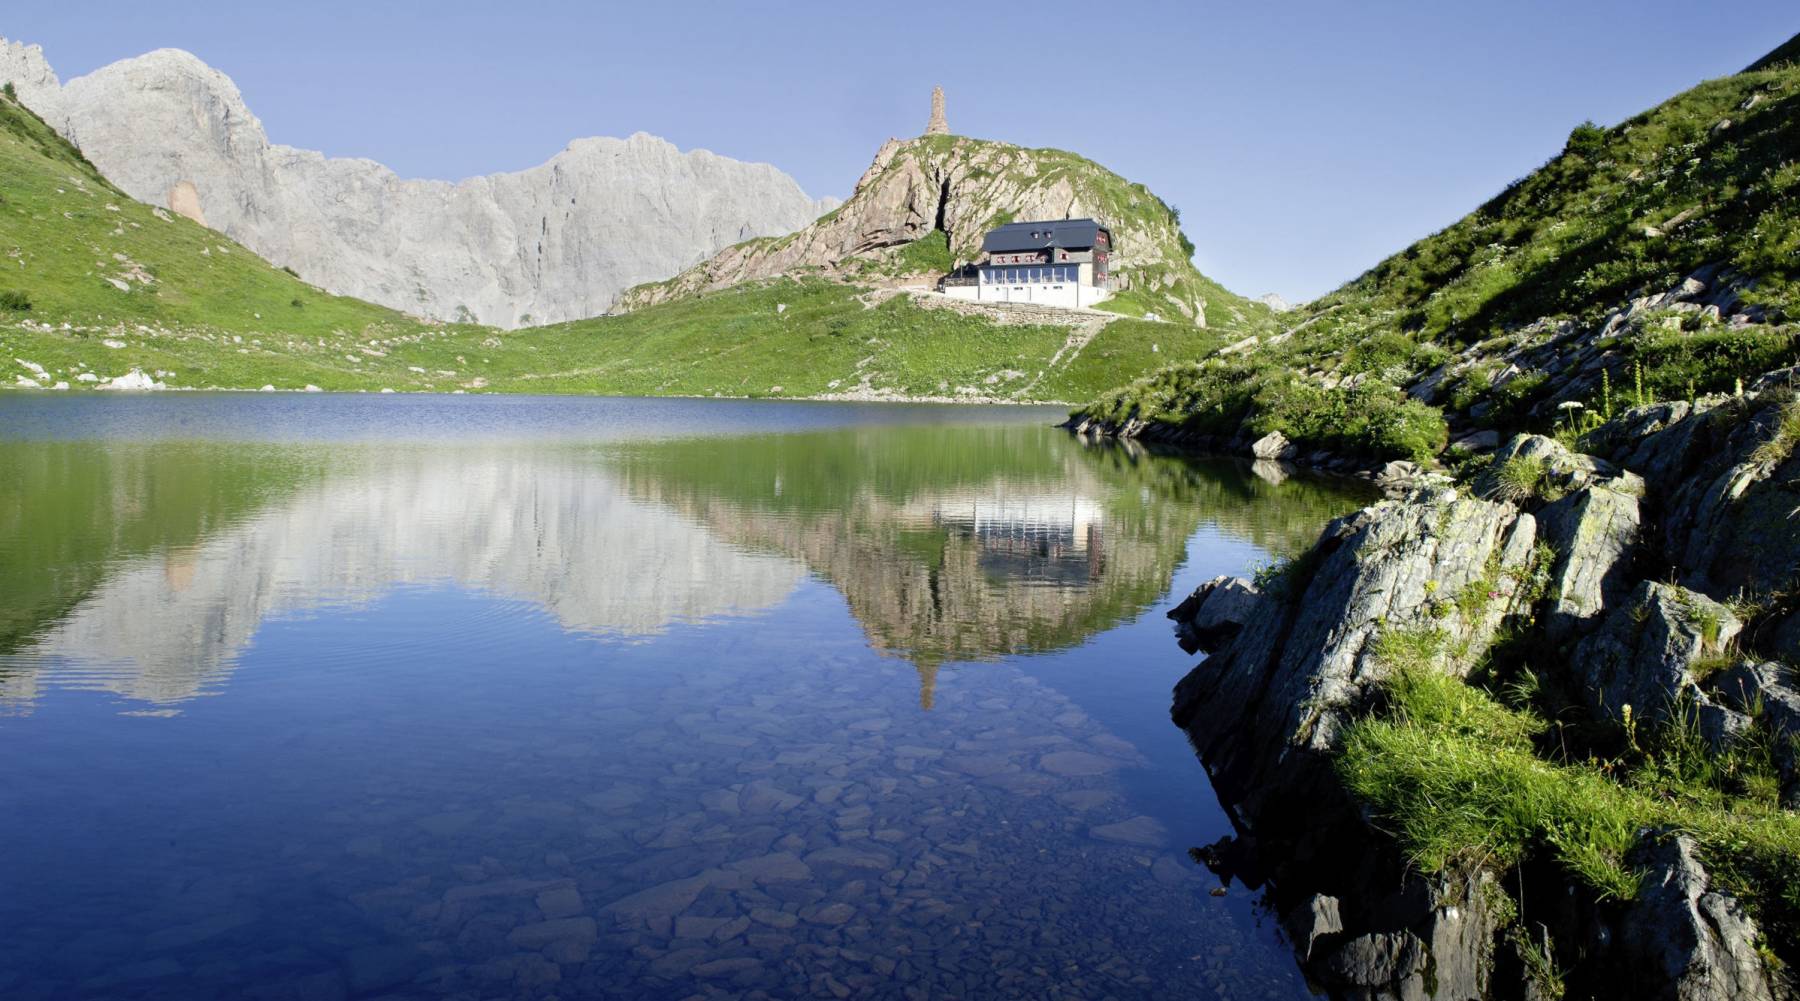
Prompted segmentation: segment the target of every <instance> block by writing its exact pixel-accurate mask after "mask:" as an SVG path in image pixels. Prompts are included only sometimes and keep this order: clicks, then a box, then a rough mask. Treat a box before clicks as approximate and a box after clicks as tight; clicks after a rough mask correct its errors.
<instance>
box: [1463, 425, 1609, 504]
mask: <svg viewBox="0 0 1800 1001" xmlns="http://www.w3.org/2000/svg"><path fill="white" fill-rule="evenodd" d="M1515 460H1518V461H1523V462H1536V463H1538V464H1539V465H1541V466H1542V467H1543V479H1542V481H1541V486H1540V499H1542V500H1555V499H1556V498H1558V497H1562V496H1566V495H1568V494H1570V493H1573V492H1575V491H1577V490H1582V489H1585V488H1587V487H1589V486H1593V485H1595V484H1597V483H1606V484H1607V485H1609V486H1611V487H1612V489H1614V490H1618V491H1622V492H1625V493H1630V494H1633V495H1639V494H1642V493H1643V481H1642V479H1641V478H1640V477H1638V476H1637V475H1636V474H1634V473H1628V472H1624V471H1622V470H1620V469H1619V467H1618V466H1615V465H1614V464H1612V463H1610V462H1608V461H1606V460H1605V459H1600V458H1596V457H1594V456H1591V455H1583V454H1581V453H1579V452H1571V451H1569V450H1568V449H1567V448H1564V447H1563V445H1562V444H1561V443H1560V442H1558V441H1556V440H1555V439H1553V438H1546V437H1544V436H1543V435H1541V434H1522V435H1516V436H1514V437H1513V438H1512V439H1511V440H1509V441H1508V442H1507V443H1506V444H1505V445H1502V446H1501V447H1500V450H1499V451H1497V452H1495V453H1494V461H1493V464H1492V465H1490V466H1488V468H1487V469H1485V470H1483V471H1482V473H1481V475H1480V476H1478V477H1476V478H1475V486H1474V490H1475V495H1476V496H1477V497H1486V498H1490V499H1494V498H1501V497H1504V496H1505V494H1506V488H1505V485H1504V483H1503V481H1502V480H1501V476H1500V473H1501V470H1502V469H1504V468H1505V467H1506V464H1507V463H1509V462H1512V461H1515ZM1609 481H1610V482H1609Z"/></svg>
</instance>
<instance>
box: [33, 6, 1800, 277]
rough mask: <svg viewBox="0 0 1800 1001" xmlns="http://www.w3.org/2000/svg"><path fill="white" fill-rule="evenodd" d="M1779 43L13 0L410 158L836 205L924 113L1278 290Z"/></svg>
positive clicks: (1710, 23)
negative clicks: (690, 170)
mask: <svg viewBox="0 0 1800 1001" xmlns="http://www.w3.org/2000/svg"><path fill="white" fill-rule="evenodd" d="M1795 32H1800V6H1796V5H1795V3H1794V2H1793V0H1747V2H1738V3H1732V2H1721V3H1716V4H1709V5H1701V6H1696V5H1695V4H1693V3H1692V2H1691V0H1682V2H1673V0H1669V2H1665V0H1606V2H1582V0H1555V2H1552V0H1508V2H1492V3H1475V2H1464V0H1455V2H1451V3H1443V2H1438V3H1427V2H1415V3H1396V2H1363V3H1346V2H1342V0H1337V2H1322V0H1321V2H1313V3H1290V4H1276V3H1256V2H1245V0H1239V2H1237V3H1232V4H1217V3H1202V2H1192V3H1173V2H1172V3H1129V2H1117V3H1108V2H1104V0H1096V2H1090V3H1082V4H1074V3H1062V2H1050V0H1039V2H1031V0H1026V2H1013V3H979V2H977V3H970V2H964V3H941V4H940V3H929V2H919V3H912V4H903V5H901V4H871V3H862V2H858V0H836V2H833V3H811V2H786V3H784V2H773V3H769V2H764V3H744V4H723V3H721V4H710V5H703V4H692V3H680V2H675V0H663V2H661V3H655V2H652V3H644V2H637V3H629V4H626V3H611V2H594V3H526V2H517V3H501V4H496V3H493V2H491V0H487V2H482V3H461V2H434V3H381V2H377V0H311V2H309V3H303V4H281V5H274V4H262V3H241V2H238V3H227V2H220V0H183V2H181V3H178V4H150V3H142V2H134V3H129V4H127V3H117V4H98V3H84V2H78V0H63V2H51V0H25V2H21V3H13V4H9V5H8V8H7V10H6V11H5V13H4V14H0V35H5V36H6V37H8V38H13V39H17V40H21V41H27V42H37V43H40V44H42V45H43V46H44V48H45V50H46V52H47V54H48V56H49V58H50V61H51V64H52V65H54V66H55V67H56V69H57V72H58V73H59V75H61V76H62V78H63V79H65V80H66V79H68V78H70V77H72V76H76V75H79V74H81V73H85V72H88V71H90V70H93V69H95V68H97V67H99V66H101V65H104V64H105V63H108V62H111V61H113V60H115V59H120V58H124V57H126V56H131V55H135V54H138V53H141V52H144V51H147V50H149V49H153V48H158V47H162V46H172V47H177V48H184V49H188V50H189V51H192V52H194V53H195V54H197V55H199V56H200V57H201V58H202V59H204V60H206V61H207V62H209V63H211V64H212V65H214V66H216V67H218V68H219V69H221V70H224V71H225V72H226V73H228V74H229V75H230V76H231V77H232V78H233V79H235V80H236V81H237V83H238V86H239V87H240V88H242V90H243V92H244V95H245V97H246V99H247V100H248V101H249V104H250V107H251V110H252V111H254V112H255V113H256V114H257V115H258V116H259V117H260V118H261V119H262V120H263V124H264V126H265V127H266V128H267V129H268V132H269V135H270V138H271V139H273V140H274V141H275V142H281V143H287V144H290V145H294V146H302V147H308V148H312V149H319V150H323V151H325V152H326V153H329V154H331V155H334V156H366V157H370V158H373V159H376V160H379V161H381V162H383V163H386V164H387V165H389V166H391V167H393V168H394V169H395V170H397V171H399V172H400V173H401V174H403V175H406V176H416V177H441V178H451V179H455V178H460V177H465V176H469V175H472V174H481V173H488V172H491V171H496V170H512V169H518V168H522V167H527V166H530V165H532V164H535V163H539V162H542V161H543V160H544V159H545V158H547V157H549V156H550V155H552V154H553V153H555V152H556V151H557V150H559V149H561V148H562V147H563V146H564V145H565V144H566V143H567V142H568V140H570V139H572V138H575V137H578V136H588V135H628V134H630V133H632V132H635V131H640V130H641V131H646V132H652V133H655V134H657V135H660V136H664V137H666V138H668V139H670V140H672V141H673V142H675V143H677V144H678V145H680V146H681V147H682V148H684V149H686V148H692V147H696V146H698V147H705V148H707V149H711V150H713V151H715V152H718V153H722V154H725V155H727V156H732V157H737V158H739V159H746V160H764V161H768V162H770V163H773V164H775V165H776V166H778V167H780V168H781V169H783V170H785V171H787V172H788V173H790V174H792V175H793V176H794V177H795V178H797V179H798V180H799V181H800V183H801V185H802V186H804V187H805V188H806V190H807V191H808V192H810V193H812V194H814V195H825V194H834V195H839V196H843V195H847V194H849V189H850V186H851V185H852V184H853V183H855V180H856V177H857V175H858V174H860V173H861V172H862V170H863V168H864V167H866V166H867V165H868V162H869V159H870V157H871V156H872V155H873V154H874V152H875V148H876V146H877V145H878V144H879V143H880V142H881V141H882V140H883V139H885V138H886V137H888V136H890V135H903V136H904V135H914V134H916V133H918V132H919V131H921V130H922V129H923V128H924V125H925V118H926V114H927V111H928V96H929V93H930V89H931V86H932V84H934V83H936V84H942V85H943V87H944V89H945V90H946V91H947V93H948V95H949V118H950V125H951V128H952V129H953V130H954V131H957V132H960V133H964V134H967V135H974V136H981V137H984V138H993V139H1004V140H1008V141H1011V142H1017V143H1022V144H1026V145H1032V146H1056V147H1060V148H1064V149H1069V150H1074V151H1076V152H1079V153H1082V154H1084V155H1086V156H1089V157H1092V158H1093V159H1095V160H1098V161H1100V162H1101V163H1103V164H1105V165H1106V166H1108V167H1110V168H1112V169H1113V170H1116V171H1118V172H1119V173H1121V174H1124V175H1125V176H1126V177H1128V178H1130V179H1132V180H1136V181H1142V182H1144V183H1145V184H1147V185H1149V186H1150V188H1151V189H1152V190H1154V191H1156V192H1157V193H1158V194H1160V195H1162V196H1163V198H1164V199H1166V200H1167V201H1169V202H1171V203H1173V204H1175V205H1178V206H1180V208H1181V209H1182V215H1183V219H1184V221H1185V223H1186V228H1187V230H1188V233H1189V235H1191V236H1192V237H1193V239H1194V242H1195V243H1196V244H1198V245H1199V248H1200V251H1199V254H1198V256H1197V260H1198V262H1199V264H1200V266H1201V268H1202V270H1204V271H1206V272H1207V273H1208V274H1210V275H1212V276H1213V277H1215V278H1217V279H1219V280H1220V281H1222V282H1224V283H1225V284H1226V285H1227V286H1229V287H1230V288H1232V289H1234V290H1236V291H1239V292H1243V293H1245V294H1249V295H1257V294H1261V293H1263V292H1268V291H1274V292H1279V293H1281V294H1282V295H1284V296H1287V297H1288V298H1290V299H1294V300H1300V299H1305V298H1310V297H1313V296H1316V295H1319V294H1321V293H1323V292H1326V291H1328V290H1330V289H1331V288H1333V287H1335V286H1336V285H1338V284H1339V283H1341V282H1343V281H1346V280H1348V279H1350V278H1352V277H1355V276H1356V275H1357V274H1358V273H1360V272H1361V271H1362V270H1363V269H1364V268H1366V267H1368V266H1370V265H1372V264H1373V263H1375V262H1376V261H1377V260H1379V259H1380V258H1381V257H1383V256H1384V255H1386V254H1388V253H1391V252H1393V251H1395V250H1397V249H1400V248H1401V247H1403V246H1405V245H1406V244H1407V243H1409V242H1411V241H1412V240H1414V239H1416V238H1417V237H1419V236H1422V235H1424V234H1426V233H1429V232H1431V231H1433V230H1435V229H1437V228H1439V227H1442V226H1444V225H1446V224H1447V223H1449V222H1451V221H1453V220H1454V219H1456V218H1457V217H1458V216H1460V215H1462V214H1463V213H1464V212H1466V211H1468V210H1469V209H1471V208H1473V207H1475V206H1476V205H1477V204H1479V203H1480V202H1481V201H1482V200H1484V199H1485V198H1487V197H1488V196H1489V195H1492V194H1494V193H1495V192H1497V191H1498V190H1500V188H1502V187H1503V186H1504V185H1505V184H1506V183H1507V182H1509V181H1511V180H1512V179H1514V178H1516V177H1518V176H1520V175H1522V174H1524V173H1526V172H1527V171H1529V170H1531V169H1532V168H1533V167H1535V166H1537V165H1538V164H1540V163H1542V162H1543V161H1544V160H1545V159H1547V158H1548V157H1550V156H1551V155H1553V154H1554V153H1556V152H1557V151H1558V150H1559V149H1560V148H1561V146H1562V142H1563V140H1564V139H1565V138H1566V137H1567V135H1568V132H1569V129H1570V128H1572V127H1573V126H1574V125H1576V124H1577V123H1579V122H1580V121H1582V120H1583V119H1589V118H1591V119H1594V120H1595V121H1598V122H1601V123H1606V124H1610V123H1613V122H1617V121H1619V120H1621V119H1623V118H1626V117H1628V116H1630V115H1632V114H1634V113H1636V112H1637V111H1640V110H1642V109H1644V108H1646V107H1648V106H1650V105H1652V104H1654V103H1656V102H1658V101H1660V100H1661V99H1663V98H1664V97H1667V96H1669V95H1671V94H1674V93H1675V92H1677V91H1679V90H1682V89H1685V88H1686V87H1689V86H1691V85H1693V84H1694V83H1697V82H1699V81H1700V80H1703V79H1706V78H1709V77H1715V76H1722V75H1725V74H1728V73H1731V72H1734V71H1736V70H1738V69H1741V68H1742V67H1743V66H1744V65H1746V64H1748V63H1750V62H1752V61H1753V60H1754V59H1756V58H1757V57H1758V56H1760V55H1762V54H1763V53H1764V52H1766V51H1768V50H1769V49H1772V48H1774V47H1775V46H1776V45H1777V44H1779V43H1780V42H1782V41H1783V40H1785V39H1787V38H1788V37H1789V36H1791V35H1793V34H1794V33H1795Z"/></svg>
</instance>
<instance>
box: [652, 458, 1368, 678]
mask: <svg viewBox="0 0 1800 1001" xmlns="http://www.w3.org/2000/svg"><path fill="white" fill-rule="evenodd" d="M616 461H617V463H618V468H619V469H620V470H621V473H622V475H623V477H624V478H625V480H626V481H627V482H628V483H629V485H630V487H631V489H632V491H633V492H634V494H635V495H637V496H641V497H644V498H645V499H647V500H651V501H655V502H657V503H662V504H667V505H670V506H673V507H676V508H678V509H680V510H683V511H685V512H687V513H689V514H690V515H692V516H693V517H694V518H695V519H696V520H698V521H700V522H701V523H703V524H705V525H706V526H708V528H709V529H710V530H711V531H713V532H714V533H715V534H716V535H718V536H719V537H720V538H723V539H728V540H730V541H732V542H735V543H737V544H740V545H743V546H745V547H747V548H751V549H755V550H757V551H761V552H772V553H780V554H784V555H788V556H791V557H793V558H795V559H798V560H799V561H801V562H803V563H804V564H805V565H806V566H807V567H808V568H809V569H810V570H811V571H812V572H814V573H816V574H818V575H820V576H821V577H823V578H824V579H825V580H827V581H829V582H830V583H831V584H832V585H833V586H835V587H836V588H837V589H838V590H839V591H840V592H842V594H843V595H844V597H845V600H846V601H847V602H848V604H849V606H850V609H851V611H852V613H853V614H854V615H855V617H856V619H857V621H858V622H859V623H860V624H861V626H862V628H863V630H864V631H865V633H866V634H867V635H868V638H869V641H870V643H871V644H872V645H873V646H874V647H875V648H876V649H878V650H881V651H883V652H885V653H889V654H892V655H895V656H901V657H905V658H907V659H909V660H911V661H912V662H913V663H914V664H916V665H917V667H918V669H919V675H920V689H921V690H920V701H921V704H923V705H924V706H926V707H927V708H929V707H930V705H931V700H932V691H933V686H934V683H935V678H936V673H937V668H938V666H939V665H941V664H943V663H946V662H949V661H962V660H982V659H991V658H994V657H998V656H1004V655H1009V654H1021V653H1039V652H1046V651H1050V650H1057V649H1064V648H1067V647H1070V646H1074V645H1076V644H1078V643H1080V642H1082V641H1083V640H1085V639H1086V638H1088V637H1089V636H1092V635H1094V634H1096V633H1098V632H1101V631H1103V630H1105V629H1108V628H1111V627H1112V626H1114V625H1117V624H1118V623H1120V622H1122V621H1124V620H1126V619H1128V618H1132V617H1135V616H1136V615H1138V614H1140V613H1141V612H1142V611H1143V610H1144V609H1145V608H1147V607H1148V606H1149V605H1150V604H1151V603H1152V602H1154V601H1155V600H1156V599H1157V598H1158V597H1159V596H1160V595H1161V594H1162V593H1163V592H1164V591H1165V590H1166V589H1167V588H1168V586H1169V581H1170V579H1171V577H1172V575H1173V573H1174V570H1175V567H1176V566H1177V564H1178V563H1179V561H1180V560H1181V559H1182V557H1183V555H1184V553H1185V552H1186V548H1187V543H1188V539H1189V538H1190V537H1191V536H1192V535H1193V533H1194V532H1195V530H1196V529H1197V528H1198V527H1200V525H1201V524H1203V523H1206V522H1211V523H1213V524H1215V525H1216V526H1218V527H1219V528H1220V529H1221V530H1223V531H1225V532H1226V533H1228V534H1230V535H1234V536H1237V537H1239V538H1243V539H1246V540H1249V541H1252V542H1254V543H1256V544H1257V545H1259V546H1261V547H1263V548H1264V549H1267V550H1270V551H1273V552H1278V553H1287V552H1292V551H1297V550H1299V549H1300V548H1303V547H1304V546H1305V545H1308V544H1310V543H1311V542H1312V541H1313V540H1314V539H1315V538H1316V536H1317V534H1318V530H1319V526H1320V525H1321V524H1323V523H1324V522H1325V521H1326V520H1328V519H1329V518H1331V517H1333V516H1335V515H1337V514H1341V513H1343V512H1344V511H1345V510H1346V509H1348V508H1351V507H1354V506H1355V503H1354V501H1352V500H1351V499H1350V497H1351V496H1352V495H1350V494H1347V493H1346V492H1345V491H1344V490H1343V489H1342V488H1341V487H1335V486H1333V487H1327V486H1322V485H1320V484H1318V483H1316V482H1307V481H1288V482H1285V483H1275V482H1268V481H1265V480H1263V479H1260V478H1258V477H1257V476H1255V475H1252V473H1251V471H1250V470H1249V469H1248V468H1247V467H1245V466H1244V465H1242V464H1240V463H1235V462H1230V461H1212V462H1207V461H1195V460H1184V459H1177V458H1171V457H1166V456H1157V455H1152V454H1150V453H1147V452H1145V451H1144V450H1143V449H1141V448H1138V447H1136V446H1133V445H1130V444H1122V445H1121V444H1114V443H1104V442H1102V443H1093V442H1085V443H1084V442H1083V441H1081V440H1080V439H1075V438H1072V437H1070V436H1069V435H1067V434H1065V433H1063V432H1061V431H1057V430H1055V429H1052V428H1037V427H1009V428H983V429H967V428H930V427H927V428H910V429H906V430H904V431H896V430H877V431H871V430H867V429H849V430H833V431H823V432H815V433H808V434H794V435H785V436H779V437H767V438H757V439H750V440H742V441H733V440H724V439H696V440H692V441H681V442H673V443H663V444H659V445H656V446H654V447H641V448H640V447H629V448H626V449H622V450H620V451H619V452H618V453H617V456H616Z"/></svg>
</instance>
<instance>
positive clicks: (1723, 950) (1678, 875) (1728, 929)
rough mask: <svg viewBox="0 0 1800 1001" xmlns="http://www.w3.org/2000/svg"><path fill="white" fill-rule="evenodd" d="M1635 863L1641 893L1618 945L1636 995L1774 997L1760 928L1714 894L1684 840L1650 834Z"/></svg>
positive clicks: (1765, 1000) (1688, 999)
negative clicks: (1641, 876) (1760, 946)
mask: <svg viewBox="0 0 1800 1001" xmlns="http://www.w3.org/2000/svg"><path fill="white" fill-rule="evenodd" d="M1632 862H1633V864H1634V866H1635V867H1637V868H1640V869H1642V870H1643V871H1644V873H1645V875H1644V880H1643V883H1642V889H1641V890H1640V891H1639V894H1638V897H1637V899H1636V900H1634V901H1632V903H1631V906H1630V907H1629V909H1628V910H1627V911H1626V913H1625V915H1624V917H1623V918H1622V919H1621V920H1620V935H1619V945H1620V949H1621V951H1623V952H1624V954H1625V957H1626V961H1627V962H1628V963H1629V964H1630V968H1631V969H1632V970H1633V971H1635V973H1634V976H1635V978H1636V980H1637V990H1636V991H1634V993H1635V994H1636V996H1638V997H1660V998H1671V999H1675V1001H1769V999H1773V998H1774V997H1776V996H1777V995H1776V993H1775V990H1774V987H1773V986H1772V985H1771V983H1770V979H1769V974H1768V971H1767V969H1766V968H1765V967H1764V965H1763V960H1762V957H1761V956H1759V955H1757V951H1756V942H1757V938H1758V932H1757V928H1756V923H1755V922H1754V921H1751V920H1750V918H1749V916H1748V915H1747V914H1745V913H1744V908H1743V905H1741V904H1740V903H1738V902H1737V901H1736V900H1735V899H1733V898H1732V897H1730V896H1728V895H1726V894H1723V893H1719V892H1716V891H1714V890H1712V889H1711V880H1710V879H1709V878H1708V876H1707V872H1706V868H1705V867H1704V866H1702V865H1701V864H1700V860H1699V859H1698V858H1697V857H1696V855H1695V850H1694V840H1693V839H1692V838H1690V837H1688V836H1686V835H1677V836H1673V837H1667V838H1666V839H1664V838H1659V837H1654V836H1653V837H1651V838H1649V839H1647V840H1646V843H1645V844H1643V845H1641V846H1640V847H1639V849H1638V851H1637V852H1636V853H1635V854H1634V856H1633V858H1632Z"/></svg>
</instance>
